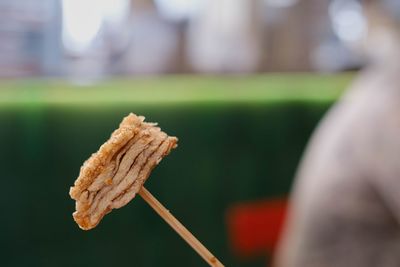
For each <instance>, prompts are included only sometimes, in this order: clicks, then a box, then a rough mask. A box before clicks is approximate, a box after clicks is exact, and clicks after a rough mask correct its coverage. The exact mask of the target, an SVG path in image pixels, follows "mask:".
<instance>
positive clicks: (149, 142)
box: [70, 113, 178, 230]
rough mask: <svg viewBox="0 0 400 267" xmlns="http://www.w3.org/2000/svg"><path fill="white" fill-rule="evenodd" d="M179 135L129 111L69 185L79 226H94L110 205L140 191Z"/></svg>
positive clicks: (121, 203)
mask: <svg viewBox="0 0 400 267" xmlns="http://www.w3.org/2000/svg"><path fill="white" fill-rule="evenodd" d="M177 141H178V139H177V138H176V137H170V136H168V135H167V134H166V133H164V132H162V131H161V129H160V128H159V127H156V124H155V123H147V122H144V117H141V116H136V115H135V114H132V113H131V114H129V115H128V116H127V117H125V118H124V119H123V120H122V122H121V124H120V126H119V128H118V129H117V130H115V131H114V132H113V133H112V135H111V137H110V139H109V140H108V141H107V142H105V143H104V144H103V145H102V146H101V147H100V149H99V151H97V152H96V153H94V154H93V155H92V156H91V157H90V158H89V159H88V160H87V161H86V162H85V163H84V164H83V166H82V167H81V171H80V174H79V177H78V178H77V180H76V181H75V184H74V186H73V187H71V189H70V196H71V197H72V198H73V199H74V200H76V211H75V212H74V214H73V217H74V219H75V221H76V222H77V223H78V225H79V227H80V228H82V229H84V230H89V229H92V228H94V227H95V226H96V225H97V224H98V223H99V222H100V220H101V219H102V218H103V217H104V215H106V214H107V213H109V212H110V211H111V210H112V209H118V208H121V207H122V206H124V205H126V204H127V203H128V202H129V201H130V200H132V199H133V198H134V197H135V195H136V194H137V193H138V192H139V191H140V189H141V187H142V185H143V184H144V182H145V181H146V179H147V178H148V177H149V175H150V173H151V171H152V169H153V168H154V167H155V166H156V165H157V164H158V163H159V162H160V161H161V159H162V158H163V157H164V156H166V155H167V154H168V153H169V152H170V151H171V150H172V149H173V148H175V147H176V146H177V144H176V143H177Z"/></svg>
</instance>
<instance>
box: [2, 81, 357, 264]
mask: <svg viewBox="0 0 400 267" xmlns="http://www.w3.org/2000/svg"><path fill="white" fill-rule="evenodd" d="M351 77H352V75H347V74H346V75H340V76H313V75H305V74H303V75H289V76H285V75H270V76H250V77H224V78H221V77H191V76H189V77H188V76H181V77H179V76H172V77H165V78H161V79H150V78H149V79H138V80H112V81H104V82H102V83H99V84H96V85H91V86H85V87H80V86H74V85H70V84H68V83H65V82H59V81H37V80H32V81H20V82H16V81H3V82H2V83H0V129H1V130H0V162H1V163H0V166H1V177H2V182H3V183H2V185H3V187H2V188H3V190H2V194H0V205H1V206H0V207H1V211H2V214H3V216H2V220H0V229H2V230H1V234H0V236H1V237H0V242H1V243H0V244H1V250H0V255H1V258H0V265H1V266H68V267H69V266H98V267H101V266H141V267H149V266H206V264H205V263H204V262H203V261H202V260H201V258H200V257H199V256H197V254H195V252H193V251H192V250H191V249H190V248H189V246H187V245H186V243H184V241H182V240H181V239H180V238H179V237H178V236H177V235H176V234H175V233H174V232H173V231H172V230H171V229H170V228H169V227H168V226H167V225H166V224H165V223H164V222H163V221H162V220H161V219H160V218H158V216H157V215H156V214H155V213H154V212H153V211H152V210H151V209H150V208H149V207H148V206H147V205H146V204H145V203H144V201H143V200H141V199H140V198H139V197H137V198H136V199H134V201H133V202H132V203H130V204H129V205H128V206H127V207H124V208H123V209H121V210H118V211H115V213H114V212H113V213H112V214H110V215H108V216H106V217H105V219H104V220H103V222H102V223H101V224H100V225H99V226H98V227H97V228H96V229H94V230H92V231H89V232H84V231H81V230H80V229H78V227H77V226H76V225H75V223H74V222H73V220H72V217H71V213H72V212H73V210H74V202H73V201H72V200H71V199H70V198H69V196H68V190H69V186H71V185H72V183H73V181H74V180H75V178H76V176H77V175H78V172H79V168H80V166H81V164H82V162H83V161H84V160H85V159H86V158H87V157H88V156H89V155H90V154H91V153H93V152H95V151H96V150H97V148H98V147H99V145H100V144H102V143H103V142H104V141H105V140H106V139H107V138H108V136H109V135H110V133H111V131H112V130H113V129H115V128H116V127H117V125H118V123H119V122H120V120H121V118H122V117H123V116H125V115H126V114H128V113H129V112H134V113H137V114H141V115H145V116H146V118H147V120H148V121H156V122H159V124H160V126H161V127H162V128H163V129H164V130H165V131H166V132H167V133H169V134H170V135H176V136H178V137H179V147H178V149H176V150H175V151H173V152H172V153H171V154H170V155H169V156H168V157H167V158H166V159H164V160H163V161H162V163H161V164H160V165H159V166H158V167H157V168H156V169H155V170H154V172H153V175H152V176H151V177H150V179H149V180H148V182H147V183H146V187H147V188H148V189H149V190H150V191H151V192H153V194H154V195H155V196H157V198H159V200H160V201H161V202H163V203H164V204H165V205H166V206H167V207H168V208H169V209H170V210H171V211H172V212H173V214H175V215H176V216H177V217H178V218H179V219H180V220H181V221H182V222H183V223H184V224H185V225H186V226H187V227H188V228H189V229H190V230H191V231H193V233H194V234H195V235H196V236H197V237H198V238H199V239H200V240H201V241H203V242H204V244H206V246H207V247H209V248H210V250H211V251H212V252H213V253H215V254H216V255H217V256H218V257H219V258H220V259H221V261H223V262H224V263H225V264H226V266H265V263H266V259H265V258H259V259H254V260H250V261H244V260H240V259H237V258H236V257H235V255H233V254H232V251H231V249H230V246H229V240H228V236H227V232H226V221H225V212H226V210H227V208H228V207H230V206H231V205H233V204H235V203H239V202H242V201H257V200H261V199H267V198H271V197H277V196H285V195H286V194H287V193H288V191H289V189H290V185H291V181H292V178H293V175H294V172H295V169H296V165H297V163H298V161H299V158H300V156H301V153H302V150H303V149H304V146H305V144H306V142H307V139H308V138H309V136H310V133H311V132H312V130H313V128H314V127H315V125H316V124H317V122H318V120H319V119H320V118H321V116H322V115H323V113H324V112H325V111H326V110H327V108H328V107H329V106H330V105H331V104H332V103H333V101H334V100H335V99H336V98H337V97H338V96H339V95H340V93H341V92H342V90H343V88H345V86H346V85H347V84H348V83H349V81H350V79H351ZM177 262H178V263H177Z"/></svg>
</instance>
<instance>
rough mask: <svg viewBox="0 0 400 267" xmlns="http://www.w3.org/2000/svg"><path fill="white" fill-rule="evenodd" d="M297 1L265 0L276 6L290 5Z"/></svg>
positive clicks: (268, 3)
mask: <svg viewBox="0 0 400 267" xmlns="http://www.w3.org/2000/svg"><path fill="white" fill-rule="evenodd" d="M297 2H298V0H264V3H266V4H267V5H269V6H272V7H275V8H285V7H290V6H292V5H294V4H296V3H297Z"/></svg>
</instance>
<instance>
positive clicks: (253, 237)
mask: <svg viewBox="0 0 400 267" xmlns="http://www.w3.org/2000/svg"><path fill="white" fill-rule="evenodd" d="M286 208H287V199H273V200H266V201H258V202H251V203H241V204H237V205H234V206H232V207H231V208H229V209H228V212H227V224H228V237H229V239H230V242H231V246H232V249H233V250H234V253H235V254H236V255H237V256H239V257H243V258H248V257H253V256H259V255H263V254H264V255H265V254H267V253H268V254H270V253H272V252H273V250H274V248H275V245H276V244H277V242H278V240H279V237H280V234H281V230H282V226H283V223H284V220H285V216H286Z"/></svg>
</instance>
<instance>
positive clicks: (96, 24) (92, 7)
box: [62, 0, 129, 52]
mask: <svg viewBox="0 0 400 267" xmlns="http://www.w3.org/2000/svg"><path fill="white" fill-rule="evenodd" d="M128 7H129V1H128V0H84V1H81V0H62V8H63V34H62V38H63V44H64V46H65V47H66V48H67V49H68V50H71V51H74V52H84V51H85V50H86V49H87V48H88V47H89V46H90V44H91V43H92V42H93V40H94V38H95V37H96V35H97V34H98V33H99V31H100V29H101V26H102V23H103V21H105V20H108V21H110V22H114V21H118V19H119V18H120V17H122V16H123V15H125V14H126V13H127V10H128Z"/></svg>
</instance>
